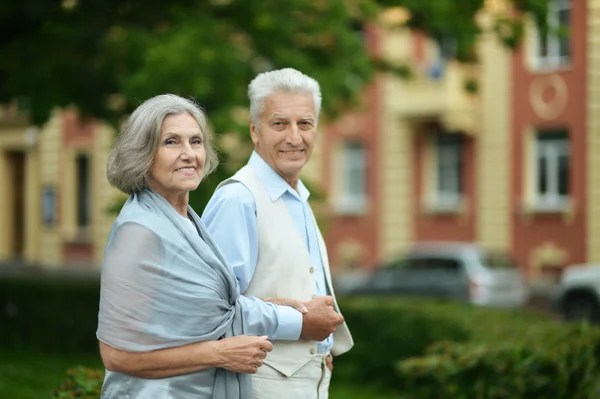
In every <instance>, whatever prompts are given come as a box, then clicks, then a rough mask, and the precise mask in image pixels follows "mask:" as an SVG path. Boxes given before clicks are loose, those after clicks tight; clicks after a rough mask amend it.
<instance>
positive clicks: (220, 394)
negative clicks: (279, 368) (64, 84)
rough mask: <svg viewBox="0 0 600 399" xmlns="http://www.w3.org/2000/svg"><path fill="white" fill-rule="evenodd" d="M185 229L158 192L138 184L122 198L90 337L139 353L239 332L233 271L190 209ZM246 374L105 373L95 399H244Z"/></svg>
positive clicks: (241, 330) (241, 331) (247, 385)
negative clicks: (95, 328)
mask: <svg viewBox="0 0 600 399" xmlns="http://www.w3.org/2000/svg"><path fill="white" fill-rule="evenodd" d="M188 213H189V216H190V218H191V219H192V220H193V221H194V223H195V224H196V226H197V227H198V229H199V233H200V234H198V232H194V231H192V230H191V226H188V225H187V224H186V222H187V221H186V220H184V219H183V218H182V217H181V216H180V215H179V214H177V213H176V211H175V209H174V208H173V207H172V206H171V205H170V204H169V203H168V202H167V201H166V200H165V199H164V198H163V197H162V196H160V195H158V194H157V193H155V192H153V191H151V190H144V191H141V192H139V193H135V194H133V195H132V196H131V197H130V198H129V199H128V200H127V202H126V203H125V205H124V207H123V209H122V210H121V212H120V214H119V216H118V217H117V219H116V221H115V223H114V224H113V227H112V230H111V232H110V235H109V238H108V244H107V246H106V251H105V254H104V261H103V265H102V284H101V298H100V311H99V315H98V331H97V337H98V339H99V340H100V341H102V342H105V343H106V344H108V345H110V346H113V347H115V348H117V349H121V350H125V351H132V352H146V351H153V350H157V349H163V348H169V347H176V346H181V345H185V344H190V343H194V342H199V341H207V340H217V339H220V338H222V337H230V336H234V335H241V334H245V331H246V328H245V325H244V321H243V320H242V312H241V310H240V304H239V302H238V297H239V289H238V286H237V281H236V278H235V275H234V273H233V270H232V269H231V268H230V267H228V266H227V264H226V262H225V260H224V258H223V256H222V255H221V253H220V252H219V251H218V249H217V248H216V246H215V245H214V243H213V242H212V241H211V239H210V237H209V235H208V233H207V232H206V230H205V229H204V227H203V225H202V222H201V221H200V218H199V217H198V215H197V214H196V213H195V212H194V211H193V209H192V208H190V207H188ZM251 396H252V389H251V379H250V376H249V375H247V374H238V373H233V372H230V371H227V370H225V369H214V368H213V369H208V370H205V371H201V372H197V373H192V374H187V375H183V376H178V377H172V378H164V379H158V380H146V379H142V378H136V377H132V376H127V375H124V374H121V373H115V372H110V371H107V375H106V379H105V383H104V386H103V392H102V398H122V397H129V398H142V397H143V398H148V397H151V398H153V399H161V398H182V397H186V398H187V397H190V398H215V399H237V398H240V399H247V398H251Z"/></svg>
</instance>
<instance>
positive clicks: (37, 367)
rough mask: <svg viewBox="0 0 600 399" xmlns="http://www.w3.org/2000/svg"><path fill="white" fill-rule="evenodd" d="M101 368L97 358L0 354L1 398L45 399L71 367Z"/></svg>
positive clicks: (49, 396) (85, 355)
mask: <svg viewBox="0 0 600 399" xmlns="http://www.w3.org/2000/svg"><path fill="white" fill-rule="evenodd" d="M76 365H82V366H87V367H101V366H102V362H101V360H100V356H98V355H93V354H84V355H47V354H43V355H40V354H23V353H12V352H0V398H6V399H46V398H52V391H53V389H55V388H58V387H59V386H60V385H61V383H62V382H63V380H64V379H65V377H66V374H65V371H66V370H67V369H68V368H70V367H73V366H76Z"/></svg>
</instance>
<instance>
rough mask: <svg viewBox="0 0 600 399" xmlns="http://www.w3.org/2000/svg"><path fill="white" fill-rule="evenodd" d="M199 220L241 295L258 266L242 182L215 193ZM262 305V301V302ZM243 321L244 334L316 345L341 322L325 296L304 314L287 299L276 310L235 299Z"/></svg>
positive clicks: (250, 200) (251, 212) (250, 201)
mask: <svg viewBox="0 0 600 399" xmlns="http://www.w3.org/2000/svg"><path fill="white" fill-rule="evenodd" d="M202 221H203V222H204V224H205V225H206V227H207V229H208V231H209V233H210V235H211V237H212V238H213V240H214V241H215V243H216V244H217V246H218V247H219V249H220V250H221V252H222V253H223V255H224V256H225V259H226V260H227V262H228V263H229V265H230V266H231V267H232V268H233V270H234V272H235V275H236V277H237V279H238V282H239V288H240V291H241V292H242V293H243V292H244V291H245V290H246V288H248V284H249V283H250V280H251V279H252V277H253V275H254V271H255V270H256V263H257V261H258V225H257V221H256V203H255V202H254V197H253V196H252V193H251V192H250V190H248V188H246V186H244V185H243V184H242V183H238V182H236V183H230V184H228V185H226V186H224V187H222V188H220V189H218V190H217V191H216V192H215V194H214V195H213V196H212V198H211V199H210V201H209V202H208V205H207V206H206V208H205V209H204V213H203V215H202ZM265 301H268V299H265ZM240 302H241V303H242V312H243V313H244V319H245V320H246V323H247V325H248V326H249V329H250V334H257V335H263V334H264V335H268V336H269V338H270V339H273V340H275V339H277V340H297V339H298V338H300V337H301V336H302V337H303V338H306V339H310V340H315V341H322V340H324V339H325V338H326V337H328V336H329V335H330V334H331V333H333V331H335V328H336V327H337V325H339V324H341V323H343V321H344V319H343V317H342V316H340V315H339V314H338V313H336V312H335V311H334V310H333V299H332V298H331V297H318V298H316V299H313V300H311V301H310V302H307V303H306V304H305V305H306V308H308V312H302V313H300V312H298V311H297V310H296V309H298V308H299V306H297V304H295V302H297V301H294V300H293V299H291V300H290V299H286V298H276V299H275V300H274V302H275V303H280V304H286V305H291V306H293V307H295V308H296V309H293V308H291V307H288V306H277V305H274V304H271V303H265V302H263V301H261V300H260V299H258V298H254V297H243V296H241V297H240Z"/></svg>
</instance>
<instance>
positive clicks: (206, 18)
mask: <svg viewBox="0 0 600 399" xmlns="http://www.w3.org/2000/svg"><path fill="white" fill-rule="evenodd" d="M515 1H516V5H517V7H518V8H519V9H521V10H524V11H527V12H533V13H534V14H535V15H536V16H539V17H538V18H536V19H537V20H539V21H540V22H541V23H544V22H545V19H544V18H542V17H541V16H545V10H546V9H545V7H546V3H547V1H548V0H522V1H517V0H515ZM483 4H484V3H483V0H461V1H454V0H440V1H422V0H354V1H347V0H328V1H313V0H288V1H280V0H263V1H247V0H210V1H205V0H173V1H169V2H164V1H147V0H146V1H143V0H128V1H126V2H125V1H122V0H106V1H91V2H90V1H81V0H65V1H47V0H22V1H14V2H9V4H5V5H3V6H2V7H0V59H2V62H1V63H0V81H2V82H3V84H2V85H0V103H5V102H8V101H14V100H15V99H17V100H18V103H19V104H21V106H22V108H23V110H24V111H26V112H27V113H28V114H29V115H30V117H31V120H32V122H33V123H35V124H41V123H44V122H45V121H46V120H47V118H48V117H49V115H50V111H51V110H52V109H53V108H55V107H64V106H67V105H71V104H75V105H76V106H77V107H78V109H79V110H80V111H81V113H82V115H84V116H91V117H95V118H99V119H103V120H107V121H109V122H111V123H113V124H114V125H115V126H116V125H118V123H119V121H120V120H121V119H122V118H123V116H124V115H126V114H128V113H129V112H131V111H132V110H133V109H134V108H135V107H136V106H138V105H139V104H140V102H141V101H143V100H145V99H147V98H149V97H151V96H154V95H157V94H161V93H166V92H169V93H176V94H179V95H182V96H185V97H191V98H194V99H195V100H196V101H197V102H198V103H199V104H200V105H202V106H203V107H204V108H205V109H206V111H207V114H208V116H209V118H210V122H211V125H212V126H211V127H212V130H213V132H215V134H216V135H217V136H220V135H224V134H237V135H239V136H240V137H241V138H242V140H246V141H248V126H247V118H240V116H239V112H238V111H239V109H241V108H242V109H243V108H244V107H247V98H246V88H247V85H248V83H249V82H250V80H251V79H252V78H253V77H254V76H255V75H256V74H257V73H259V72H262V71H265V70H269V69H275V68H282V67H294V68H297V69H299V70H301V71H303V72H305V73H307V74H309V75H311V76H313V77H315V78H316V79H317V80H318V81H319V82H320V84H321V87H322V92H323V93H324V96H323V107H324V114H325V115H327V116H329V117H334V116H335V115H337V114H339V113H340V112H343V111H344V110H346V109H348V108H349V107H353V106H356V105H357V104H358V103H359V101H358V98H359V96H360V94H361V93H362V92H363V91H364V87H365V85H366V84H367V83H368V82H369V81H370V80H371V79H372V78H373V76H374V75H375V72H376V71H385V72H390V73H393V74H395V75H397V76H399V77H401V78H410V77H411V75H412V71H411V70H410V68H409V67H408V66H407V65H397V64H395V63H391V62H389V61H388V60H382V59H379V58H378V56H377V55H376V54H374V51H373V50H374V49H371V48H368V46H367V44H368V43H370V42H371V41H372V40H371V37H370V36H369V35H368V34H366V35H365V31H364V30H363V27H365V26H372V25H374V24H377V21H378V19H377V18H378V16H379V15H380V11H381V10H382V8H385V7H390V6H403V7H405V8H407V9H408V10H409V11H410V13H411V18H410V19H409V20H408V22H407V26H408V27H410V28H412V29H420V30H422V31H424V32H426V33H428V34H430V35H431V36H432V37H434V38H436V39H439V40H444V41H447V40H448V39H450V41H451V42H454V43H455V47H456V48H455V57H456V58H457V59H458V60H460V61H469V62H470V61H473V60H475V59H476V58H477V55H476V53H475V42H476V38H477V35H478V33H479V27H478V26H477V24H476V23H475V20H474V17H475V15H476V13H477V12H478V11H479V10H480V9H481V7H482V6H483ZM511 18H513V19H511V20H507V21H504V20H499V21H498V23H497V29H496V30H497V33H498V34H499V35H500V36H501V39H502V40H503V42H504V43H506V44H507V45H508V46H509V47H511V48H514V47H515V46H516V45H517V43H518V42H519V41H520V39H521V36H522V29H521V30H519V27H520V26H521V25H519V24H520V21H521V19H522V18H521V14H518V13H517V14H516V15H515V16H514V17H511ZM367 31H368V29H367ZM365 39H366V40H365ZM232 157H235V155H232V154H229V153H227V152H224V153H222V154H221V161H222V162H221V166H220V167H219V168H218V169H217V170H216V172H215V173H214V175H212V176H210V177H209V178H208V179H206V181H205V182H204V183H203V185H202V186H201V188H200V189H199V190H197V191H196V192H194V193H193V194H192V196H191V200H190V203H191V204H192V206H193V207H194V208H195V209H196V210H197V211H199V212H201V210H202V208H203V207H204V205H205V204H206V202H207V201H208V199H209V198H210V197H211V195H212V193H213V192H214V189H215V187H216V185H217V184H218V183H219V182H221V181H222V180H224V179H225V178H227V177H229V176H230V175H231V174H232V173H233V172H234V170H231V168H230V167H229V168H228V165H231V164H233V163H234V162H231V158H232ZM238 157H239V156H238ZM117 205H118V204H117Z"/></svg>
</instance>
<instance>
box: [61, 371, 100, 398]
mask: <svg viewBox="0 0 600 399" xmlns="http://www.w3.org/2000/svg"><path fill="white" fill-rule="evenodd" d="M103 381H104V370H100V369H89V368H85V367H77V368H74V369H69V370H67V379H66V380H65V382H64V383H63V384H62V385H61V386H60V388H58V389H56V390H55V391H54V398H56V399H74V398H78V399H98V398H100V393H101V391H102V382H103Z"/></svg>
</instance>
